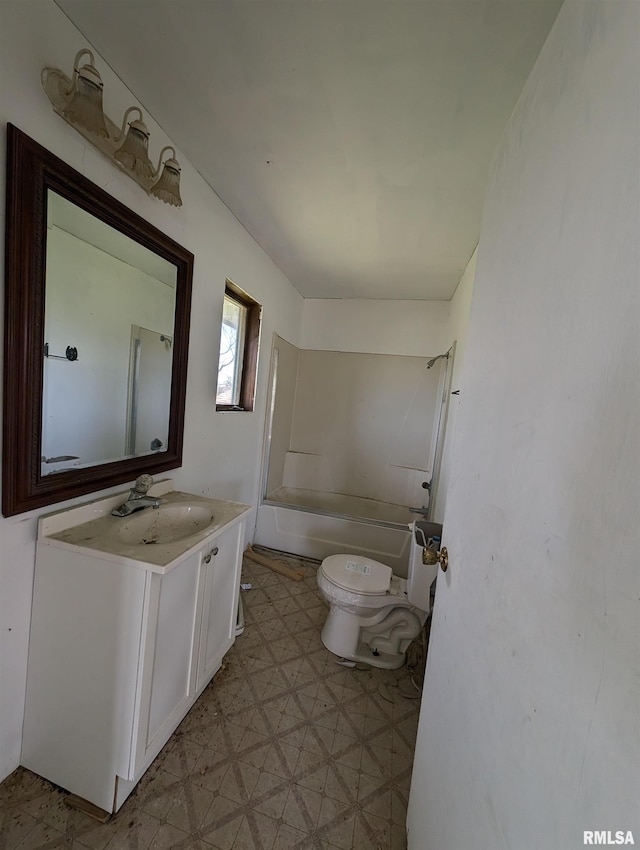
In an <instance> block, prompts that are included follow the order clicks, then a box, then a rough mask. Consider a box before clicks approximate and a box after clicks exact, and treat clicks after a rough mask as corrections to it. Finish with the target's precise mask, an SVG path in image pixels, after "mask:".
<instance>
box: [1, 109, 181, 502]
mask: <svg viewBox="0 0 640 850" xmlns="http://www.w3.org/2000/svg"><path fill="white" fill-rule="evenodd" d="M7 141H8V144H7V265H6V269H7V280H6V290H5V385H4V391H5V395H4V443H3V494H2V505H3V513H4V515H5V516H10V515H12V514H15V513H20V512H22V511H25V510H29V509H31V508H35V507H40V506H42V505H47V504H51V503H53V502H57V501H61V500H62V499H66V498H71V497H72V496H77V495H82V494H84V493H89V492H92V491H94V490H98V489H101V488H103V487H106V486H110V485H114V484H118V483H121V482H124V481H128V480H132V479H133V478H135V477H136V476H137V475H139V474H140V473H141V472H151V473H154V472H160V471H163V470H166V469H171V468H174V467H176V466H179V465H180V463H181V461H182V432H183V423H184V398H185V385H186V369H187V350H188V333H189V311H190V301H191V278H192V271H193V256H192V255H191V254H190V253H189V252H188V251H186V250H185V249H184V248H182V247H181V246H179V245H178V244H177V243H175V242H173V240H171V239H169V238H168V237H167V236H165V235H164V234H162V233H161V232H160V231H158V230H157V229H156V228H154V227H153V226H152V225H150V224H149V223H147V222H145V221H144V220H143V219H141V218H140V217H139V216H137V215H136V214H135V213H133V212H131V211H130V210H128V209H127V208H126V207H124V206H123V205H122V204H120V203H119V202H117V201H116V200H115V199H113V198H111V197H110V196H109V195H107V194H106V193H105V192H104V191H103V190H101V189H100V188H99V187H97V186H95V185H94V184H92V183H91V182H90V181H88V180H87V179H86V178H85V177H83V176H82V175H80V174H79V173H78V172H76V171H74V170H73V169H72V168H70V167H69V166H68V165H66V164H65V163H63V162H62V161H61V160H59V159H57V158H56V157H55V156H54V155H53V154H51V153H49V152H48V151H46V150H45V149H44V148H42V147H41V146H40V145H38V144H37V143H36V142H34V141H33V140H31V139H29V138H28V137H27V136H25V135H24V134H23V133H21V132H20V131H19V130H17V129H16V128H15V127H13V126H11V125H9V127H8V139H7Z"/></svg>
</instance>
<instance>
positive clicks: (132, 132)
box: [113, 106, 155, 180]
mask: <svg viewBox="0 0 640 850" xmlns="http://www.w3.org/2000/svg"><path fill="white" fill-rule="evenodd" d="M131 112H137V113H138V115H139V116H140V117H139V118H136V119H135V120H134V121H130V122H129V129H128V130H127V135H126V136H125V134H124V129H125V127H126V124H127V118H128V117H129V114H130V113H131ZM150 135H151V134H150V133H149V131H148V130H147V127H146V125H145V123H144V122H143V120H142V111H141V110H140V109H138V107H137V106H130V107H129V109H127V111H126V112H125V113H124V118H123V119H122V130H121V132H120V136H121V138H122V137H124V141H123V142H122V144H121V145H120V147H119V148H118V149H117V150H116V151H115V153H114V154H113V156H114V158H115V159H116V160H117V161H118V162H119V163H120V165H121V166H122V167H123V168H124V169H125V171H131V172H133V173H134V174H135V175H136V176H137V177H139V178H140V179H142V180H148V179H149V178H150V177H153V176H154V175H155V170H154V167H153V163H152V162H151V160H150V159H149V136H150Z"/></svg>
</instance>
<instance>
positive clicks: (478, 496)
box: [408, 0, 640, 850]
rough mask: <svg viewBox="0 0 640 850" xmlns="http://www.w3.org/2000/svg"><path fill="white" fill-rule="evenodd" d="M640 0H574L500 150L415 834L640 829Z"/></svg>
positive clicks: (576, 841)
mask: <svg viewBox="0 0 640 850" xmlns="http://www.w3.org/2000/svg"><path fill="white" fill-rule="evenodd" d="M639 16H640V6H639V5H638V3H637V2H636V0H616V2H610V0H591V2H584V0H566V2H565V4H564V6H563V7H562V9H561V11H560V15H559V17H558V20H557V22H556V25H555V27H554V29H553V30H552V32H551V35H550V37H549V39H548V41H547V43H546V45H545V47H544V49H543V52H542V54H541V56H540V59H539V61H538V63H537V65H536V67H535V68H534V70H533V72H532V74H531V77H530V79H529V81H528V83H527V85H526V87H525V90H524V92H523V94H522V97H521V99H520V101H519V104H518V107H517V109H516V111H515V113H514V115H513V117H512V119H511V121H510V124H509V126H508V129H507V132H506V135H505V137H504V139H503V142H502V145H501V148H500V150H499V152H498V155H497V158H496V160H495V162H494V166H493V169H492V176H491V179H490V183H489V187H488V192H487V197H486V203H485V209H484V216H483V225H482V232H481V238H480V246H479V252H478V265H477V274H476V281H475V291H474V297H473V305H472V312H471V320H470V327H469V338H468V344H467V351H466V354H465V358H464V366H463V376H462V380H461V387H462V389H463V394H462V395H461V406H460V411H459V421H458V427H457V435H456V451H455V460H454V464H453V469H452V471H451V482H452V485H451V489H450V491H449V495H448V501H447V512H446V516H445V529H444V538H443V542H444V543H445V544H446V545H447V547H448V549H449V556H450V566H449V571H448V572H447V573H446V574H443V573H441V574H440V577H439V579H438V592H437V601H436V606H435V615H434V622H433V626H432V630H431V645H430V649H429V659H428V663H427V672H426V683H425V691H424V696H423V702H422V709H421V717H420V725H419V731H418V740H417V748H416V761H415V766H414V774H413V781H412V788H411V798H410V805H409V818H408V827H409V847H410V848H412V850H498V848H517V850H540V848H549V850H552V848H553V850H560V848H562V850H571V848H579V847H582V846H583V830H634V838H635V843H636V844H638V842H639V841H640V819H639V809H638V792H639V789H640V692H639V678H640V677H639V671H640V634H639V623H640V618H639V616H638V614H639V612H638V600H639V598H640V587H639V581H640V573H639V571H638V551H639V545H640V541H639V540H638V516H639V515H640V511H639V509H640V494H639V488H640V457H639V452H640V442H639V440H638V434H640V411H639V406H640V404H639V400H640V384H639V381H640V379H639V374H640V373H639V369H638V364H639V363H640V344H639V342H640V335H639V333H638V317H639V315H640V312H639V306H640V305H639V303H638V300H639V285H638V283H639V271H640V258H639V254H638V233H640V220H639V203H638V202H639V197H640V189H639V185H638V163H639V161H640V157H639V154H640V134H639V124H640V122H639V115H638V106H639V99H638V80H640V50H639V49H638V46H639V36H640V28H639V23H640V22H639Z"/></svg>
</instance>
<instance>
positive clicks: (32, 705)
mask: <svg viewBox="0 0 640 850" xmlns="http://www.w3.org/2000/svg"><path fill="white" fill-rule="evenodd" d="M103 501H105V502H108V503H109V504H110V505H111V506H114V505H115V504H117V503H118V498H117V497H116V498H115V499H114V498H113V497H112V498H111V499H108V500H103ZM201 501H203V500H201ZM207 501H208V502H211V503H212V502H213V501H214V500H207ZM110 509H111V508H110V507H109V512H110ZM249 510H250V508H249V507H248V506H246V505H239V504H238V503H233V502H231V503H229V502H216V506H215V510H214V513H215V514H216V516H217V517H219V518H220V519H219V521H218V522H217V523H215V522H214V523H213V524H212V526H211V528H210V529H206V530H205V531H204V532H202V531H201V532H200V533H199V534H198V535H196V538H197V539H196V540H187V541H186V542H184V541H183V543H182V545H181V546H177V545H176V544H174V543H171V544H170V545H169V546H168V547H167V546H163V547H161V546H147V547H137V548H138V549H140V550H141V551H140V552H139V553H138V554H137V557H132V556H131V551H133V550H131V549H130V554H129V555H124V554H122V552H119V553H118V552H115V553H114V552H113V551H109V550H112V549H113V548H118V547H117V546H115V545H113V546H112V545H110V544H109V542H108V540H105V539H104V534H103V532H102V531H99V533H96V534H95V535H94V536H91V534H90V533H88V532H87V529H89V532H92V530H95V528H96V527H98V528H99V529H103V528H104V527H107V528H113V527H115V526H114V523H122V520H117V519H116V520H113V521H111V518H110V517H109V518H107V515H106V513H104V512H103V513H102V514H100V515H99V516H98V518H97V519H93V520H90V521H89V522H85V523H76V524H75V525H73V526H71V527H67V528H66V529H64V528H63V529H60V527H59V526H60V522H61V520H60V518H61V517H62V514H58V515H54V522H53V524H52V525H51V526H47V522H46V519H47V518H44V522H43V520H41V523H40V533H39V538H38V545H37V554H36V573H35V584H34V601H33V609H32V625H31V636H30V643H29V663H28V672H27V697H26V708H25V721H24V735H23V748H22V764H23V765H24V766H25V767H27V768H29V769H30V770H33V771H34V772H35V773H38V774H40V775H41V776H44V777H45V778H47V779H49V780H50V781H52V782H54V783H56V784H57V785H60V786H62V787H63V788H65V789H67V790H68V791H71V792H72V793H74V794H76V795H78V796H79V797H82V798H84V799H85V800H88V801H89V802H91V803H93V804H94V805H96V806H98V807H99V808H101V809H104V810H106V811H108V812H115V811H117V810H118V809H119V808H120V806H121V805H122V803H123V802H124V801H125V799H126V798H127V796H128V795H129V794H130V793H131V791H132V790H133V788H134V787H135V785H136V783H137V782H138V781H139V780H140V778H141V776H142V775H143V773H144V772H145V771H146V770H147V768H148V767H149V765H150V764H151V762H152V761H153V759H154V758H155V757H156V755H157V754H158V753H159V752H160V750H161V749H162V747H163V746H164V744H165V743H166V741H167V740H168V738H169V737H170V735H171V734H172V732H173V731H174V730H175V728H176V726H177V725H178V724H179V723H180V721H181V720H182V718H183V717H184V715H185V714H186V713H187V711H188V710H189V708H190V707H191V706H192V705H193V703H194V701H195V700H196V698H197V697H198V696H199V694H200V693H201V691H202V690H203V689H204V688H205V687H206V685H207V684H208V682H209V681H210V680H211V678H212V676H213V675H214V674H215V673H216V671H217V670H218V668H219V667H220V664H221V663H222V659H223V657H224V654H225V653H226V652H227V651H228V650H229V648H230V647H231V645H232V644H233V641H234V639H235V626H236V616H237V607H238V593H239V585H240V569H241V563H242V548H243V543H244V524H245V519H246V515H247V513H248V512H249ZM94 516H95V514H94ZM75 519H78V517H76V518H75ZM56 522H57V525H56ZM56 528H57V531H56V530H55V529H56ZM52 529H53V531H52ZM83 529H84V530H83ZM101 534H102V535H103V536H102V537H101V536H100V535H101ZM73 538H77V540H78V542H70V540H72V539H73ZM190 544H192V545H190ZM172 547H173V548H172ZM134 548H135V547H134ZM145 548H146V550H153V551H149V552H148V554H145V552H144V549H145ZM161 549H164V550H166V551H165V552H164V553H163V552H162V551H160V550H161ZM178 550H180V554H178V555H176V552H177V551H178ZM174 556H175V557H174ZM145 557H149V558H151V557H153V558H155V560H156V561H160V562H161V561H163V560H164V561H166V563H164V564H162V563H148V562H147V561H145V560H142V558H145ZM167 559H169V560H167Z"/></svg>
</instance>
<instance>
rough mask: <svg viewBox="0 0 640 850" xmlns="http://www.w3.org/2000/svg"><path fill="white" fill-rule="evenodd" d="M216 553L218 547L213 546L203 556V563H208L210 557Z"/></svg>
mask: <svg viewBox="0 0 640 850" xmlns="http://www.w3.org/2000/svg"><path fill="white" fill-rule="evenodd" d="M217 554H218V547H217V546H214V548H213V549H212V550H211V551H210V552H209V553H208V554H206V555H205V556H204V562H205V564H209V563H210V562H211V558H213V557H215V556H216V555H217Z"/></svg>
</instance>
